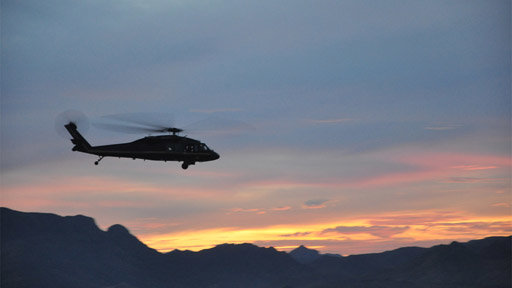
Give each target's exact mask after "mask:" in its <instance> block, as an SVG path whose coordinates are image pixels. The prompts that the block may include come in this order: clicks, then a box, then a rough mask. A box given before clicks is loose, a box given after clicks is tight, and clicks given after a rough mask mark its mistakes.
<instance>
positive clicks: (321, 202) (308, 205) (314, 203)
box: [302, 199, 329, 209]
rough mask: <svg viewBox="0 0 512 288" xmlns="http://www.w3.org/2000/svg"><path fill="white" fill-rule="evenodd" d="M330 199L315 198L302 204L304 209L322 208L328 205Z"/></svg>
mask: <svg viewBox="0 0 512 288" xmlns="http://www.w3.org/2000/svg"><path fill="white" fill-rule="evenodd" d="M328 201H329V200H328V199H313V200H308V201H306V202H304V205H302V208H304V209H321V208H325V207H326V203H327V202H328Z"/></svg>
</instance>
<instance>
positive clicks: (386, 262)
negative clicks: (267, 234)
mask: <svg viewBox="0 0 512 288" xmlns="http://www.w3.org/2000/svg"><path fill="white" fill-rule="evenodd" d="M0 213H1V214H0V223H1V243H0V244H1V259H0V260H1V267H0V273H1V277H0V278H1V280H0V281H1V282H0V286H1V287H3V288H9V287H56V288H59V287H78V288H82V287H84V288H85V287H87V288H100V287H105V288H106V287H111V288H112V287H116V288H145V287H154V288H160V287H162V288H163V287H178V288H181V287H191V288H194V287H219V288H223V287H225V288H230V287H252V288H259V287H278V288H283V287H298V288H313V287H326V288H329V287H489V288H490V287H495V288H498V287H503V288H505V287H511V280H510V279H511V242H512V241H511V240H512V237H491V238H486V239H482V240H474V241H470V242H467V243H458V242H453V243H452V244H450V245H438V246H434V247H432V248H418V247H407V248H400V249H396V250H393V251H388V252H384V253H375V254H364V255H353V256H348V257H341V256H339V255H323V254H320V253H318V251H316V250H312V249H308V248H306V247H304V246H301V247H299V248H297V249H295V250H293V251H292V252H290V253H285V252H279V251H277V250H275V249H274V248H262V247H257V246H255V245H252V244H237V245H235V244H222V245H218V246H216V247H214V248H211V249H206V250H202V251H199V252H191V251H180V250H174V251H172V252H169V253H159V252H158V251H155V250H154V249H151V248H149V247H147V246H146V245H144V244H143V243H142V242H140V241H139V240H138V239H137V238H136V237H134V236H133V235H131V234H130V233H129V231H128V230H127V229H126V228H125V227H123V226H121V225H113V226H111V227H110V228H108V229H107V231H102V230H100V229H99V228H98V227H97V226H96V224H95V222H94V219H92V218H89V217H85V216H81V215H78V216H67V217H61V216H57V215H53V214H45V213H24V212H18V211H14V210H10V209H7V208H0Z"/></svg>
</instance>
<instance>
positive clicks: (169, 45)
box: [0, 0, 512, 255]
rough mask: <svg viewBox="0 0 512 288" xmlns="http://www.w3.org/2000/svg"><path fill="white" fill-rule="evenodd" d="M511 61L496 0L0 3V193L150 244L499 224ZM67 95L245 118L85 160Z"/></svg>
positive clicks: (442, 239) (408, 235)
mask: <svg viewBox="0 0 512 288" xmlns="http://www.w3.org/2000/svg"><path fill="white" fill-rule="evenodd" d="M511 64H512V63H511V2H510V1H498V0H493V1H472V0H470V1H328V0H326V1H301V0H297V1H261V0H260V1H224V0H219V1H178V0H173V1H162V0H149V1H134V0H126V1H120V0H114V1H94V0H91V1H62V0H47V1H36V0H24V1H14V0H1V63H0V66H1V102H0V112H1V113H0V117H1V118H0V120H1V121H0V128H1V130H0V131H1V139H0V143H1V146H0V150H1V151H0V152H1V179H0V180H1V182H0V183H1V184H0V185H1V196H0V197H1V198H0V200H1V203H2V204H1V205H2V206H4V207H9V208H11V209H15V210H20V211H26V212H49V213H56V214H59V215H77V214H83V215H87V216H90V217H93V218H94V219H95V221H96V223H97V224H98V226H99V227H100V228H101V229H107V228H108V227H109V226H111V225H113V224H118V223H119V224H122V225H124V226H125V227H127V228H128V229H129V230H130V232H131V233H132V234H134V235H135V236H137V237H138V238H139V239H140V240H141V241H143V242H144V243H146V244H147V245H148V246H150V247H152V248H155V249H157V250H159V251H162V252H166V251H171V250H174V249H180V250H187V249H188V250H193V251H198V250H201V249H206V248H210V247H213V246H215V245H217V244H221V243H246V242H247V243H254V244H256V245H259V246H265V247H269V246H272V247H275V248H277V249H278V250H282V251H289V250H291V249H293V248H295V247H297V246H299V245H306V246H307V247H310V248H314V249H317V250H319V251H321V252H322V253H338V254H342V255H349V254H361V253H372V252H381V251H386V250H390V249H395V248H399V247H403V246H421V247H429V246H432V245H436V244H441V243H450V242H451V241H467V240H471V239H480V238H484V237H488V236H500V235H501V236H505V235H511V234H512V214H511V212H512V210H511V204H512V194H511V83H510V82H511V80H510V79H511V67H512V65H511ZM68 109H75V110H79V111H81V112H83V113H84V114H85V115H86V116H87V118H88V119H89V122H91V123H95V122H98V121H100V122H101V121H102V119H104V118H103V116H105V115H111V114H118V113H154V115H173V116H172V117H173V119H175V120H174V121H175V123H176V125H177V126H180V127H183V126H186V125H189V124H191V123H198V121H199V122H203V123H204V122H205V121H206V122H208V121H210V120H208V119H212V117H214V118H215V119H228V120H230V121H233V122H236V123H246V124H247V127H251V129H244V131H237V133H202V134H201V133H198V134H197V135H196V134H193V133H191V134H190V135H188V136H189V137H192V138H194V139H198V140H201V141H202V142H204V143H206V144H207V145H208V146H210V148H212V149H213V150H215V151H216V152H218V153H219V154H220V156H221V157H220V159H219V160H216V161H213V162H206V163H197V164H196V165H193V166H190V167H189V168H188V169H187V170H182V169H181V167H180V163H177V162H166V163H164V162H155V161H142V160H136V161H133V160H132V159H117V158H105V159H103V160H102V162H101V163H100V165H98V166H95V165H94V164H93V163H94V161H96V160H97V157H96V156H94V155H88V154H82V153H79V152H72V151H71V148H72V144H71V143H70V142H69V141H68V139H69V137H68V138H66V137H61V136H59V134H58V133H57V132H56V129H55V121H56V119H57V118H58V115H60V114H61V113H62V112H64V111H66V110H68ZM205 119H206V120H205ZM79 130H81V131H82V132H84V133H83V134H84V136H85V137H86V138H87V140H88V141H89V142H90V143H91V144H92V145H104V144H113V143H120V142H130V141H133V140H136V139H138V138H141V137H144V136H146V135H134V134H122V133H115V132H112V131H104V130H100V129H97V128H96V127H95V126H93V125H91V127H89V129H88V130H87V131H85V127H79Z"/></svg>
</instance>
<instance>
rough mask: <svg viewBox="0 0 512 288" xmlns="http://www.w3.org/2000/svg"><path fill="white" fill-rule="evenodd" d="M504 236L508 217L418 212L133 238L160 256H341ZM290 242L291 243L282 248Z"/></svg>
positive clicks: (510, 229)
mask: <svg viewBox="0 0 512 288" xmlns="http://www.w3.org/2000/svg"><path fill="white" fill-rule="evenodd" d="M408 216H410V217H413V219H415V218H414V216H416V217H417V218H416V220H415V222H417V223H415V224H412V223H407V221H408V220H407V217H408ZM386 218H387V219H389V220H391V221H392V222H391V223H387V224H380V225H376V224H375V221H376V222H378V221H379V220H381V219H386ZM393 222H394V224H393ZM510 234H512V216H507V217H471V216H468V215H463V214H451V215H448V216H447V215H444V214H442V213H439V215H436V214H432V211H423V214H422V213H418V214H416V215H415V214H414V213H412V212H409V213H404V214H396V215H392V214H386V215H375V216H374V218H368V219H352V220H351V219H346V220H344V221H338V222H329V223H322V224H316V225H300V224H296V225H276V226H268V227H260V228H253V229H243V228H233V227H225V228H216V229H203V230H188V231H180V232H175V233H166V234H145V235H139V238H140V239H141V241H143V242H144V243H146V245H148V246H149V247H152V248H154V249H157V250H159V251H162V252H168V251H172V250H174V249H178V250H191V251H199V250H203V249H208V248H212V247H214V246H216V245H220V244H224V243H233V244H241V243H264V245H263V246H272V247H274V248H276V249H279V250H289V249H290V248H296V247H298V246H300V245H304V243H310V245H304V246H306V247H308V248H311V249H320V250H323V251H325V252H328V253H341V252H342V251H333V249H332V247H334V246H339V245H343V243H344V242H351V243H352V242H354V241H358V242H360V245H364V244H365V243H367V244H368V243H374V244H375V243H385V242H388V241H396V242H397V243H403V245H407V244H408V243H421V242H436V241H437V242H442V241H447V240H448V241H455V240H457V239H466V240H470V239H477V238H485V237H488V236H508V235H510ZM291 242H293V243H295V244H293V245H292V244H285V243H291ZM273 243H274V244H273ZM280 243H281V244H280ZM396 248H398V247H396ZM374 252H378V251H374ZM344 254H346V253H344Z"/></svg>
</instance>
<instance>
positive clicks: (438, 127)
mask: <svg viewBox="0 0 512 288" xmlns="http://www.w3.org/2000/svg"><path fill="white" fill-rule="evenodd" d="M461 127H463V125H461V124H450V123H437V124H432V125H429V126H426V127H425V129H426V130H433V131H448V130H455V129H458V128H461Z"/></svg>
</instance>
